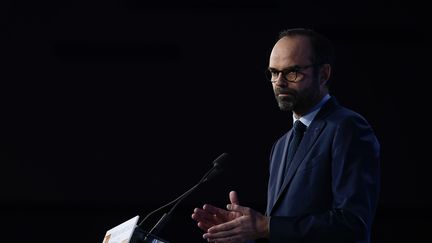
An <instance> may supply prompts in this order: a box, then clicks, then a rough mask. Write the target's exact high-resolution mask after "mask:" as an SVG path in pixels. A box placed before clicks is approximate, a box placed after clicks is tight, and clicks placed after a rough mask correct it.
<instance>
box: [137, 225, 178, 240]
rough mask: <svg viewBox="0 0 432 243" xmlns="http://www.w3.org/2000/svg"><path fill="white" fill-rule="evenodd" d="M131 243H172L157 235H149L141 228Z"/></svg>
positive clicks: (138, 228)
mask: <svg viewBox="0 0 432 243" xmlns="http://www.w3.org/2000/svg"><path fill="white" fill-rule="evenodd" d="M129 243H170V242H169V241H166V240H164V239H162V238H160V237H158V236H156V235H153V234H149V233H148V232H146V231H144V230H142V229H141V228H140V227H136V228H135V230H134V232H133V235H132V238H131V240H130V241H129Z"/></svg>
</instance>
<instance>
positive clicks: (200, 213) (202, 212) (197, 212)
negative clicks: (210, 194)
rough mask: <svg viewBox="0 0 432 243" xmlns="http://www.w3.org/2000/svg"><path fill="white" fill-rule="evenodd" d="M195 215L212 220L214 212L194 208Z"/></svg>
mask: <svg viewBox="0 0 432 243" xmlns="http://www.w3.org/2000/svg"><path fill="white" fill-rule="evenodd" d="M193 214H195V216H196V217H197V218H199V219H205V220H212V219H213V218H214V214H213V213H210V212H208V211H205V210H202V209H199V208H196V209H195V210H194V212H193Z"/></svg>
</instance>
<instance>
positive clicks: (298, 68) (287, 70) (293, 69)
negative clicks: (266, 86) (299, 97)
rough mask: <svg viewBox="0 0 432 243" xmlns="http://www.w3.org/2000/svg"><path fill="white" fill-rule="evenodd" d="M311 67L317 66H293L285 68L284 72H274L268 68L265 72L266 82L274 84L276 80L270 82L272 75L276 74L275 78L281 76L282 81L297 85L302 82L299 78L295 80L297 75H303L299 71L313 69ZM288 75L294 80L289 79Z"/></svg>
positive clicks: (313, 64) (274, 70)
mask: <svg viewBox="0 0 432 243" xmlns="http://www.w3.org/2000/svg"><path fill="white" fill-rule="evenodd" d="M313 66H317V64H315V63H312V64H309V65H304V66H300V65H295V66H292V67H289V68H285V69H284V70H276V69H274V68H268V69H267V70H265V76H266V78H267V79H268V80H270V82H272V83H276V82H277V80H272V77H273V75H272V73H276V74H277V77H279V74H282V77H283V79H284V80H286V81H287V82H290V83H298V82H300V81H301V80H302V79H301V78H300V79H297V78H298V74H299V73H300V74H302V75H305V73H302V72H301V71H303V70H305V69H308V68H310V67H313ZM288 75H293V76H294V78H292V77H291V78H289V77H288Z"/></svg>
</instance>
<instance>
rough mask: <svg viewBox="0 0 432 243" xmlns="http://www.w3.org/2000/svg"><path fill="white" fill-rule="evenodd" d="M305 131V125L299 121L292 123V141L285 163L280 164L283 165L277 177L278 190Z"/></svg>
mask: <svg viewBox="0 0 432 243" xmlns="http://www.w3.org/2000/svg"><path fill="white" fill-rule="evenodd" d="M305 130H306V125H304V124H303V123H302V122H301V121H300V120H297V121H296V122H294V126H293V134H292V139H291V142H290V144H289V146H288V151H287V156H286V159H285V161H283V162H282V163H283V165H282V166H281V170H282V171H281V173H280V176H279V185H278V188H279V190H280V189H281V187H282V184H283V182H284V177H285V175H286V174H287V172H288V170H289V168H290V165H291V160H292V159H293V157H294V154H295V152H296V150H297V147H298V146H299V144H300V141H301V139H302V138H303V134H304V132H305Z"/></svg>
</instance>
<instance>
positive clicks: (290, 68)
mask: <svg viewBox="0 0 432 243" xmlns="http://www.w3.org/2000/svg"><path fill="white" fill-rule="evenodd" d="M298 68H300V66H299V65H294V66H291V67H287V68H284V69H282V70H279V69H277V68H272V67H268V70H269V71H278V72H283V71H293V70H295V69H298Z"/></svg>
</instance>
